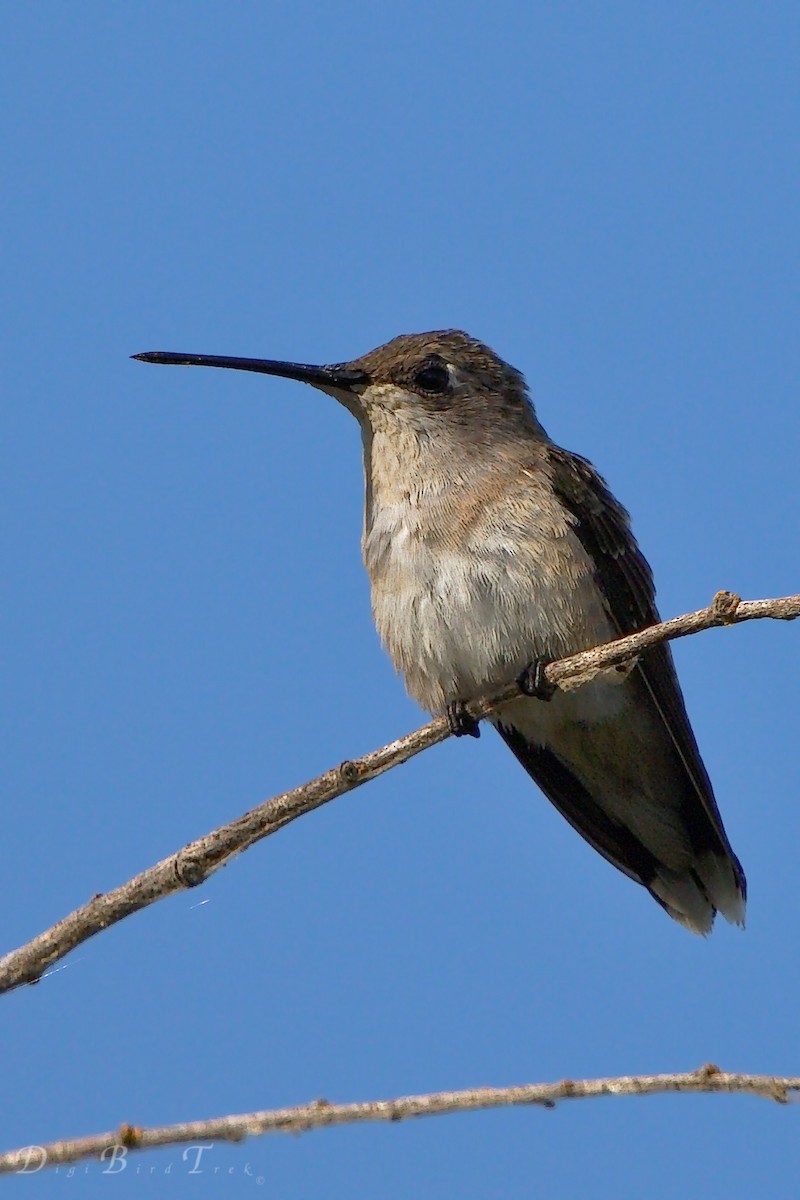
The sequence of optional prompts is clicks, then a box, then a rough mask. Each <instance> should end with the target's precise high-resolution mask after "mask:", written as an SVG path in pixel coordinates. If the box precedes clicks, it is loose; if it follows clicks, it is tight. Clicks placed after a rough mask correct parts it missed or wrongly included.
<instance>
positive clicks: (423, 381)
mask: <svg viewBox="0 0 800 1200" xmlns="http://www.w3.org/2000/svg"><path fill="white" fill-rule="evenodd" d="M414 386H415V387H418V388H419V390H420V391H421V392H427V393H428V394H429V395H432V396H441V395H442V394H443V393H444V392H448V391H449V390H450V372H449V371H448V369H447V364H446V363H443V362H442V361H441V359H437V358H430V359H428V361H427V362H425V363H423V364H422V366H421V367H420V368H419V370H418V371H415V372H414Z"/></svg>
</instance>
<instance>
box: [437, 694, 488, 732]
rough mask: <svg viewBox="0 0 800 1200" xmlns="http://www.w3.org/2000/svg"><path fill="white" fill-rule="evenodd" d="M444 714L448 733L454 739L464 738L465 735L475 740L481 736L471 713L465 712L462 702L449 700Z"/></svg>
mask: <svg viewBox="0 0 800 1200" xmlns="http://www.w3.org/2000/svg"><path fill="white" fill-rule="evenodd" d="M446 713H447V724H448V725H449V726H450V732H451V733H452V734H454V735H455V736H456V737H464V735H465V734H469V736H470V737H475V738H477V737H480V736H481V729H480V725H479V724H478V722H477V721H476V720H475V718H474V717H473V715H472V713H470V712H467V706H466V704H465V703H464V701H463V700H451V701H450V703H449V704H448V705H447V709H446Z"/></svg>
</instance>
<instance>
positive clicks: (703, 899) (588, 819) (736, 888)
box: [497, 723, 746, 934]
mask: <svg viewBox="0 0 800 1200" xmlns="http://www.w3.org/2000/svg"><path fill="white" fill-rule="evenodd" d="M497 730H498V733H499V734H500V736H501V737H502V738H503V740H504V741H505V742H506V744H507V745H508V746H509V748H510V749H511V750H512V751H513V753H514V755H515V756H516V757H517V758H518V759H519V761H520V762H521V763H522V765H523V767H525V770H526V771H527V772H528V774H529V775H530V776H531V777H532V778H533V780H534V781H535V782H536V783H537V784H538V786H539V787H540V788H541V790H542V791H543V792H544V794H545V796H547V798H548V800H550V801H551V803H552V804H553V805H554V806H555V807H556V808H557V809H558V811H559V812H560V813H561V814H562V816H564V817H566V819H567V820H568V821H569V823H570V824H571V825H572V826H573V828H574V829H576V830H577V832H578V833H579V834H580V835H581V837H583V838H584V839H585V840H586V841H587V842H588V843H589V845H590V846H593V847H594V849H595V850H597V851H598V852H599V853H600V854H602V855H603V857H604V858H605V859H607V860H608V862H610V863H612V865H613V866H615V867H617V868H618V869H619V870H620V871H622V872H624V874H626V875H627V876H628V877H629V878H630V879H633V880H635V881H636V882H637V883H640V884H642V885H643V887H645V888H647V890H648V891H649V892H650V894H651V896H652V897H653V899H654V900H655V901H656V902H657V903H658V904H660V905H661V907H662V908H663V909H664V910H665V911H666V912H667V913H668V914H669V915H670V916H671V917H672V918H673V919H674V920H676V921H678V922H679V923H680V924H681V925H683V926H685V928H686V929H689V930H691V931H692V933H698V934H708V933H710V932H711V928H712V925H713V923H714V917H715V915H716V913H717V911H719V912H721V913H722V915H723V916H724V917H725V918H726V919H727V920H728V921H730V922H731V923H733V924H737V925H744V912H745V898H746V885H745V879H744V873H743V871H742V868H741V865H740V863H739V860H738V859H737V858H736V856H735V855H734V854H733V852H732V851H731V850H730V848H729V847H728V846H727V844H724V843H723V841H722V840H721V839H720V838H719V836H716V835H715V836H713V837H712V834H714V833H715V831H714V830H713V829H712V828H711V825H710V822H708V820H707V818H706V820H705V821H704V822H703V823H702V824H703V828H702V830H698V829H696V828H695V825H696V820H697V819H698V814H699V815H702V816H705V810H704V809H702V808H700V807H699V806H698V809H697V810H694V811H693V812H692V814H691V816H692V818H694V819H693V820H692V821H690V822H688V823H687V826H686V828H685V829H684V831H683V837H679V836H678V835H677V833H676V843H675V853H674V855H670V857H671V858H672V863H673V865H672V866H670V865H668V863H666V862H664V861H663V858H665V857H667V856H666V855H657V854H655V853H654V852H653V851H652V850H650V849H648V847H647V845H646V841H647V839H646V838H645V839H643V838H642V837H640V836H637V835H636V834H635V833H633V832H632V831H631V829H629V828H627V827H626V826H625V825H623V824H621V823H620V821H619V820H618V819H616V818H615V817H614V816H613V815H612V814H610V813H609V812H607V811H606V810H605V809H604V808H603V806H602V797H600V798H598V799H595V798H594V797H593V796H592V795H591V794H590V792H589V791H588V790H587V788H586V787H585V786H584V784H583V783H582V782H581V780H580V779H579V778H578V777H577V776H576V775H575V774H574V773H573V771H572V770H571V769H570V767H569V766H568V765H567V764H566V763H565V762H563V761H562V760H561V759H560V758H558V756H557V755H556V754H555V753H554V752H553V751H552V750H551V749H550V748H549V747H548V746H543V745H537V744H536V743H534V742H532V741H529V740H528V738H527V737H526V736H525V735H524V734H523V733H521V732H520V731H519V730H518V729H515V728H514V727H513V726H511V725H502V724H499V723H498V725H497ZM690 827H691V828H690ZM706 827H707V828H706ZM701 832H702V835H703V841H704V842H705V844H704V845H703V847H702V849H701V848H700V847H699V846H698V845H697V842H696V841H695V840H694V838H693V837H692V836H691V835H692V834H699V833H701ZM687 843H688V844H690V845H695V846H696V849H695V851H694V854H693V856H692V859H691V861H690V862H688V863H687V862H686V845H687ZM676 864H679V865H676Z"/></svg>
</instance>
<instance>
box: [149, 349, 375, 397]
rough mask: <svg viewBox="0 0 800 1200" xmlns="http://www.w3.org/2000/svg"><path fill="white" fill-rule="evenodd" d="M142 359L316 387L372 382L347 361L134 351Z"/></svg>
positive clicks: (351, 386)
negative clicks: (328, 363) (318, 363)
mask: <svg viewBox="0 0 800 1200" xmlns="http://www.w3.org/2000/svg"><path fill="white" fill-rule="evenodd" d="M131 358H135V359H138V361H139V362H147V363H166V364H167V365H168V366H175V367H229V368H231V369H233V370H234V371H258V372H259V374H261V375H277V376H279V377H280V378H281V379H296V380H298V381H299V382H300V383H310V384H312V385H313V386H314V387H328V388H343V389H346V390H350V389H352V388H354V387H357V386H358V385H359V384H365V383H368V382H369V376H368V375H366V374H365V372H364V371H357V370H353V368H351V367H348V366H347V365H346V364H342V365H337V366H332V367H312V366H309V365H308V364H307V363H291V362H278V361H276V360H275V359H271V358H227V357H225V356H224V355H220V354H173V353H172V352H171V351H169V350H147V351H145V353H144V354H132V355H131Z"/></svg>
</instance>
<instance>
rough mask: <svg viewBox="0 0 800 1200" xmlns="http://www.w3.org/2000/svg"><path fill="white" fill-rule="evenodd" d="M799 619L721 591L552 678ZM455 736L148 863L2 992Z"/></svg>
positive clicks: (91, 906) (368, 757)
mask: <svg viewBox="0 0 800 1200" xmlns="http://www.w3.org/2000/svg"><path fill="white" fill-rule="evenodd" d="M798 616H800V595H796V596H784V597H781V598H779V599H775V600H747V601H741V600H740V599H739V597H738V596H736V595H734V594H733V593H731V592H718V593H717V595H716V596H715V597H714V600H713V601H712V603H711V604H710V605H709V606H708V608H701V609H699V610H698V611H697V612H693V613H687V614H685V615H684V616H681V617H673V618H672V620H670V621H663V622H662V623H661V624H659V625H653V626H651V627H650V628H649V629H643V630H641V631H640V632H638V633H633V634H630V635H629V636H628V637H624V638H619V639H617V640H616V641H613V642H608V643H606V644H605V645H603V646H597V647H595V649H593V650H584V651H582V652H581V653H580V654H573V655H570V657H569V658H563V659H560V660H559V661H558V662H553V663H550V664H549V665H548V666H547V668H546V671H545V676H546V678H547V680H548V681H549V682H550V683H553V684H556V685H557V686H559V687H562V688H573V687H578V686H581V685H582V684H584V683H587V682H588V681H589V680H590V679H592V678H593V677H594V676H595V675H597V673H598V672H599V671H601V670H603V669H607V668H610V667H614V666H617V665H620V664H622V663H624V662H626V661H629V660H630V659H631V658H635V657H636V656H637V655H638V654H640V653H641V652H642V651H643V650H645V649H647V647H648V646H653V645H655V644H656V643H657V642H664V641H667V640H669V639H671V638H678V637H684V636H686V635H687V634H692V633H699V632H700V631H701V630H704V629H711V628H713V627H714V626H717V625H734V624H739V623H740V622H742V621H752V620H755V619H758V618H761V617H776V618H779V619H782V620H793V619H794V618H795V617H798ZM519 694H520V693H519V688H518V686H517V684H516V683H510V684H506V685H505V686H504V687H502V688H500V689H499V690H497V691H496V692H494V693H493V694H491V695H489V696H485V697H481V698H479V699H477V700H475V701H472V702H471V703H470V704H469V705H468V708H469V711H470V713H471V714H472V715H473V716H474V717H476V718H478V719H480V718H482V717H485V716H487V715H488V714H489V713H491V712H492V711H493V710H494V709H495V708H497V707H498V706H499V705H501V704H503V703H504V702H506V701H507V700H511V699H514V698H515V697H517V696H519ZM449 736H450V729H449V726H448V723H447V720H446V719H445V718H444V717H438V718H437V719H436V720H435V721H431V722H430V723H429V724H428V725H423V726H422V727H421V728H420V729H417V730H415V731H414V732H413V733H409V734H406V736H405V737H401V738H398V739H397V741H394V742H390V743H389V745H388V746H383V747H381V749H379V750H373V751H371V752H370V753H369V754H365V755H364V756H363V757H361V758H355V759H352V760H350V761H348V762H343V763H341V764H340V765H339V766H338V767H334V768H333V769H332V770H330V771H326V772H325V773H324V775H319V776H318V777H317V778H316V779H312V780H311V781H310V782H309V783H305V784H303V785H302V786H301V787H297V788H293V789H292V790H291V791H289V792H284V793H283V794H282V795H279V796H275V797H274V798H273V799H271V800H267V801H265V802H264V803H263V804H260V805H258V807H257V808H253V809H251V810H250V811H249V812H246V813H245V814H244V815H243V816H241V817H238V818H237V819H236V820H234V821H231V822H230V823H229V824H227V825H222V826H220V827H219V828H218V829H214V830H212V832H211V833H207V834H205V836H204V837H201V838H198V839H197V840H196V841H194V842H190V843H189V845H188V846H185V847H184V848H183V849H182V850H179V851H177V853H175V854H171V855H170V856H169V857H168V858H164V859H162V860H161V862H158V863H156V864H155V866H152V867H148V869H147V870H146V871H142V872H141V874H139V875H136V876H134V878H133V879H130V880H128V882H127V883H124V884H123V885H122V886H121V887H118V888H115V889H114V890H113V891H111V892H106V893H105V894H104V895H103V894H101V895H97V896H94V897H93V898H92V899H91V900H90V901H89V902H88V903H87V904H84V905H82V906H81V907H80V908H78V909H76V910H75V911H74V912H72V913H70V914H69V916H67V917H65V918H64V919H63V920H61V921H59V922H58V923H57V924H56V925H53V926H52V927H51V928H50V929H47V930H45V932H44V933H41V934H39V936H38V937H35V938H33V940H32V941H30V942H28V943H27V944H26V945H24V946H21V947H20V948H19V949H18V950H13V951H12V952H11V953H10V954H7V955H6V956H5V957H4V958H3V959H0V993H2V992H7V991H10V990H11V989H12V988H15V987H18V986H19V985H20V984H23V983H35V982H36V981H37V980H38V979H40V978H41V975H42V973H43V972H44V971H45V970H46V969H47V968H48V967H50V966H52V964H53V963H55V962H58V961H59V959H62V958H63V957H64V956H65V955H66V954H68V953H69V952H70V951H71V950H74V949H75V947H76V946H79V945H80V944H81V943H82V942H85V941H87V939H88V938H90V937H93V936H94V935H95V934H96V933H99V932H100V931H101V930H103V929H107V928H108V927H109V926H110V925H114V924H116V922H117V921H121V920H122V919H123V918H124V917H127V916H130V915H131V913H135V912H138V911H139V909H142V908H146V907H147V905H148V904H153V903H155V901H156V900H163V899H164V897H166V896H170V895H172V894H173V893H175V892H179V891H182V890H184V889H185V888H190V887H197V886H198V884H201V883H203V882H204V881H205V880H206V879H208V877H209V875H211V874H212V873H213V872H214V871H216V870H218V869H219V868H220V867H222V866H224V865H225V864H226V863H227V862H229V861H230V860H231V859H232V858H233V857H234V856H235V855H237V854H241V852H242V851H243V850H246V849H248V847H250V846H252V845H254V844H255V843H256V842H259V841H261V839H262V838H265V837H269V836H270V834H273V833H276V832H277V831H278V830H279V829H282V828H283V826H284V825H288V824H289V822H290V821H294V820H296V818H297V817H301V816H303V815H304V814H305V813H309V812H312V811H313V810H314V809H315V808H319V807H320V806H321V805H323V804H327V803H328V801H329V800H333V799H335V798H336V797H337V796H342V795H344V793H345V792H350V791H352V790H353V789H354V788H356V787H360V786H361V784H363V783H367V782H368V781H369V780H370V779H374V778H375V777H376V776H377V775H381V774H382V773H383V772H384V771H388V770H389V768H390V767H395V766H398V765H399V764H400V763H404V762H407V761H408V760H409V759H410V758H413V757H414V756H415V755H416V754H419V753H420V752H421V751H422V750H427V749H428V747H430V746H434V745H436V744H437V743H438V742H443V741H444V740H445V739H446V738H447V737H449Z"/></svg>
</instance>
